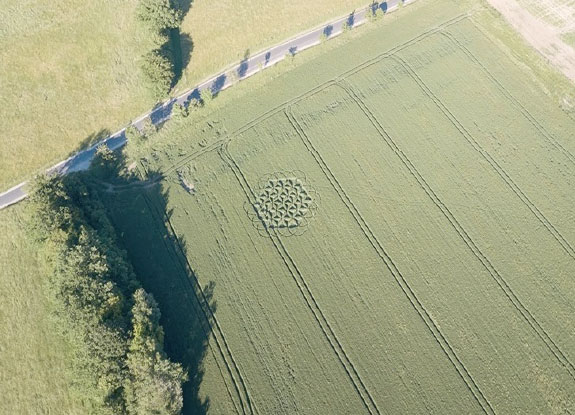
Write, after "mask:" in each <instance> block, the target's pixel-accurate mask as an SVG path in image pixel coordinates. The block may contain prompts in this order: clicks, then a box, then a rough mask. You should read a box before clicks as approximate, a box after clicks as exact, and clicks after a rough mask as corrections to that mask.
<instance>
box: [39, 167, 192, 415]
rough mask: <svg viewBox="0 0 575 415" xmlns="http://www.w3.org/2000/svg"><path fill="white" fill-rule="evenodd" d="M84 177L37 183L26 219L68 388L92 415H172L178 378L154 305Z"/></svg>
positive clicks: (178, 396)
mask: <svg viewBox="0 0 575 415" xmlns="http://www.w3.org/2000/svg"><path fill="white" fill-rule="evenodd" d="M85 177H86V176H85V173H74V174H69V175H67V176H62V177H60V176H53V177H49V178H48V177H42V178H40V179H38V180H37V183H36V186H35V190H34V191H33V192H32V195H31V198H30V204H29V208H30V210H31V212H30V215H28V216H29V217H30V220H29V230H30V231H31V234H32V235H33V237H34V238H35V240H36V241H37V242H38V243H39V247H40V249H41V250H42V252H43V253H44V255H43V256H44V257H45V258H46V260H47V261H46V263H47V266H48V269H49V271H50V272H49V280H48V283H49V284H47V286H48V287H49V288H48V292H49V296H50V298H51V299H52V302H53V304H54V309H55V314H56V317H57V318H56V321H57V322H58V324H57V327H58V328H60V329H61V331H62V332H63V334H64V335H65V336H66V337H67V338H68V339H69V341H70V343H71V345H72V350H73V352H74V358H73V362H72V363H73V364H72V369H73V370H74V373H73V378H74V379H75V390H76V391H77V392H78V393H79V395H80V398H81V399H82V400H83V401H84V402H86V404H87V406H88V407H90V408H92V411H91V412H92V413H96V414H115V415H117V414H128V415H136V414H139V415H142V414H144V415H145V414H150V415H151V414H163V415H175V414H180V413H181V410H182V405H183V398H182V383H183V382H184V381H185V380H186V374H185V372H184V370H183V369H182V367H181V366H180V365H179V364H176V363H174V362H171V361H170V360H169V359H168V358H167V356H166V354H165V352H164V334H163V329H162V327H161V325H160V311H159V309H158V305H157V303H156V301H155V300H154V298H153V297H152V295H151V294H149V293H147V292H146V291H144V289H143V288H141V287H140V284H139V282H138V281H137V279H136V276H135V274H134V271H133V269H132V266H131V264H130V263H129V261H128V259H127V256H126V253H125V252H124V251H123V250H122V249H120V248H119V246H118V242H117V237H116V234H115V230H114V228H113V226H112V224H111V223H110V221H109V219H108V217H107V215H106V212H105V208H104V206H103V204H102V203H101V201H100V199H99V196H98V193H97V192H96V190H95V189H94V188H93V187H92V186H91V185H90V184H88V182H87V181H86V180H85Z"/></svg>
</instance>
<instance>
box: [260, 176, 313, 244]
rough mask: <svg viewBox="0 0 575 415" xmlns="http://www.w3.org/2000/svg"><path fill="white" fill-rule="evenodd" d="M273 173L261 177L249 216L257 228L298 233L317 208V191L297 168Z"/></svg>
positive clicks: (280, 232) (292, 233)
mask: <svg viewBox="0 0 575 415" xmlns="http://www.w3.org/2000/svg"><path fill="white" fill-rule="evenodd" d="M298 173H299V174H296V173H295V172H291V173H275V174H273V175H269V176H267V177H265V178H263V179H262V180H260V184H259V189H258V193H257V197H256V200H255V201H254V202H253V203H252V209H250V211H251V212H250V213H251V214H250V216H251V217H252V221H253V222H254V225H256V227H257V228H258V230H260V231H266V230H273V231H275V232H278V233H279V234H281V235H286V236H287V235H296V234H300V233H301V232H303V231H304V230H305V228H306V227H307V225H308V223H309V220H310V219H311V218H312V217H313V215H314V213H315V210H316V208H317V193H316V192H315V191H314V190H313V189H312V188H311V187H310V186H309V185H308V184H306V183H305V179H304V177H305V176H304V175H303V174H302V173H300V172H298Z"/></svg>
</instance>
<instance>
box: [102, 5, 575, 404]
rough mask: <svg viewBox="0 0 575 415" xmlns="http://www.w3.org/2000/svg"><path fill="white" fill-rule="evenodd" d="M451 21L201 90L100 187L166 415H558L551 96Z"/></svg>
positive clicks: (561, 84) (571, 341) (473, 29)
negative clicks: (134, 279) (134, 174)
mask: <svg viewBox="0 0 575 415" xmlns="http://www.w3.org/2000/svg"><path fill="white" fill-rule="evenodd" d="M472 7H473V5H472V2H469V3H463V2H455V1H450V0H441V1H435V2H418V3H415V4H414V5H413V6H410V7H409V8H406V9H405V10H404V11H402V13H403V14H402V15H401V17H400V18H397V19H396V20H393V21H391V22H390V23H389V24H384V25H380V26H378V27H377V28H376V29H373V30H371V31H369V32H368V33H365V34H364V35H363V36H359V37H358V38H356V39H354V40H352V41H350V42H349V43H348V44H345V45H343V46H341V47H340V48H338V49H334V50H331V51H330V52H329V53H326V54H323V55H321V56H319V57H317V58H316V59H314V60H312V61H309V62H307V63H306V64H304V65H301V66H299V67H297V68H295V69H294V70H292V71H290V72H288V73H286V74H284V75H283V76H280V77H278V78H277V79H275V80H274V81H273V82H270V83H269V84H268V85H266V87H265V88H260V89H257V88H256V89H254V90H253V92H251V93H248V92H246V93H245V94H244V95H243V96H242V97H241V99H229V100H226V98H225V94H224V95H223V96H222V98H218V100H220V99H222V101H221V104H217V101H218V100H216V101H215V102H216V105H215V107H214V111H213V112H212V113H209V115H205V116H204V118H202V116H198V117H197V118H193V119H192V120H191V121H190V122H189V123H188V124H183V125H182V126H180V127H178V128H176V129H172V130H169V131H168V133H166V136H165V137H163V138H164V139H165V143H162V142H160V141H158V142H156V143H155V144H153V145H151V150H150V152H151V154H150V156H149V157H147V158H146V159H145V160H144V161H143V163H142V165H141V166H140V170H141V171H147V172H148V175H149V177H161V180H160V181H159V183H158V184H156V185H154V186H152V185H148V186H145V187H143V188H142V187H138V186H134V187H133V188H130V187H128V188H123V190H118V191H117V192H114V193H111V195H112V197H111V198H110V206H111V209H112V210H113V215H114V219H115V224H116V226H117V227H118V229H119V230H120V232H121V233H122V235H123V240H124V242H125V243H126V246H127V247H128V250H129V253H130V257H131V259H132V261H133V263H134V264H135V267H136V269H137V271H138V273H139V274H140V275H141V276H142V278H143V280H144V285H145V286H146V288H147V289H149V290H151V291H152V292H153V293H154V295H155V296H156V298H157V299H158V301H159V302H160V305H161V308H162V310H163V314H164V322H163V324H164V327H165V329H166V335H167V337H166V341H167V344H166V346H167V348H168V350H169V353H170V354H171V356H172V357H174V358H175V359H176V360H179V361H182V362H183V363H184V364H185V365H187V366H189V367H192V368H200V370H199V371H198V376H197V377H196V378H195V379H193V381H192V382H191V383H190V384H188V386H187V390H186V399H187V408H186V413H197V412H198V408H201V409H202V410H205V411H207V412H208V413H238V414H239V413H249V414H272V413H273V414H280V413H285V414H288V413H289V414H292V413H302V414H304V413H309V414H317V413H349V414H358V413H366V414H383V413H413V414H421V413H441V414H443V413H466V414H467V413H469V414H470V413H487V414H494V413H499V414H511V413H537V414H567V413H570V412H572V411H573V408H574V407H575V400H574V397H575V366H574V362H575V326H574V322H573V319H572V318H571V317H572V315H573V311H574V309H573V301H572V298H573V296H574V295H575V283H574V282H573V280H572V278H570V276H571V275H573V274H574V272H575V250H574V246H575V222H574V220H573V217H572V215H570V214H568V213H566V212H570V211H571V210H572V209H571V206H573V203H574V202H575V192H574V182H573V173H574V171H575V142H573V141H572V134H571V132H572V131H574V130H575V121H574V120H573V118H572V116H571V115H569V114H568V113H565V112H563V111H562V110H561V108H560V102H559V100H558V99H557V96H556V95H554V93H555V91H564V90H565V89H567V86H568V84H567V83H566V81H565V80H564V79H562V78H558V77H557V75H556V73H554V72H548V69H547V70H542V69H541V68H542V67H541V66H540V64H539V61H538V59H539V58H538V57H537V56H536V55H535V54H534V53H533V52H527V53H525V51H527V49H526V48H525V45H522V44H520V42H519V41H518V40H517V37H516V36H515V35H510V34H509V33H510V32H509V31H508V29H502V25H501V22H500V20H494V17H493V15H491V14H490V12H489V11H487V10H486V9H481V8H472ZM518 42H519V43H518ZM517 44H519V46H518V47H517V49H510V47H515V46H516V45H517ZM516 54H520V55H521V56H522V61H521V62H522V63H521V64H520V63H519V61H518V60H517V59H516V58H515V56H516ZM550 79H553V80H554V82H553V83H550V82H549V80H550ZM249 82H250V81H247V82H246V85H247V86H246V88H248V87H249ZM545 88H547V89H545ZM152 173H162V176H154V175H153V174H152ZM182 183H185V184H186V185H185V186H183V185H182ZM190 184H192V187H193V189H194V190H192V191H190V190H189V188H190ZM186 187H187V188H188V189H186ZM198 327H201V328H202V330H205V331H208V332H209V333H210V339H209V342H208V343H207V344H206V343H204V342H200V344H198V342H197V337H201V338H203V336H200V335H198V334H197V333H198V332H197V330H198ZM194 333H195V334H194Z"/></svg>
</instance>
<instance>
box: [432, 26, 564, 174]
mask: <svg viewBox="0 0 575 415" xmlns="http://www.w3.org/2000/svg"><path fill="white" fill-rule="evenodd" d="M438 33H439V34H441V35H443V36H445V37H446V38H447V39H449V40H450V41H451V42H452V43H453V44H455V45H456V46H457V47H459V49H461V51H462V52H463V53H465V54H466V55H467V57H468V58H469V59H471V60H472V61H473V62H474V63H475V64H476V65H477V66H479V67H480V68H481V70H482V71H483V72H484V73H485V74H487V76H488V77H489V78H490V79H491V81H492V82H493V83H494V84H495V85H497V89H499V90H500V91H501V93H502V94H503V95H504V96H505V97H506V98H507V100H509V101H511V102H512V103H514V104H515V106H516V107H517V108H518V109H519V110H520V112H521V114H522V115H523V116H524V117H525V118H526V119H527V120H528V121H529V122H530V123H531V125H533V126H534V127H535V128H536V129H537V131H539V133H540V134H541V135H542V136H543V137H544V138H545V139H546V140H547V141H548V142H549V143H550V144H551V145H553V146H554V147H555V148H556V149H557V150H559V151H560V152H561V153H563V155H565V157H567V159H569V161H570V162H571V163H572V164H575V156H574V155H573V154H572V153H571V152H570V151H569V150H567V149H566V148H565V147H563V146H562V145H561V144H560V143H559V141H558V140H557V139H556V138H555V137H554V135H553V134H551V133H549V131H547V129H546V128H545V127H544V126H543V125H542V124H541V123H540V122H539V120H537V118H536V117H534V116H533V115H532V114H531V113H530V112H529V110H528V109H527V108H526V107H525V106H524V105H523V104H522V103H521V101H519V100H518V99H517V98H516V97H515V96H514V95H513V94H512V93H511V92H510V91H509V90H508V89H507V88H505V86H504V85H503V84H502V83H501V82H500V81H499V79H497V77H495V75H493V74H492V73H491V71H490V70H489V69H487V67H486V66H485V65H484V64H483V63H482V62H481V61H480V60H479V59H478V58H477V56H475V54H473V52H471V51H470V50H469V48H467V47H466V46H465V45H463V44H462V43H461V42H460V41H459V40H458V39H457V38H456V37H455V36H454V35H453V34H452V33H450V32H448V31H444V30H441V31H439V32H438ZM479 33H481V35H482V36H485V35H484V34H483V33H482V32H481V31H479Z"/></svg>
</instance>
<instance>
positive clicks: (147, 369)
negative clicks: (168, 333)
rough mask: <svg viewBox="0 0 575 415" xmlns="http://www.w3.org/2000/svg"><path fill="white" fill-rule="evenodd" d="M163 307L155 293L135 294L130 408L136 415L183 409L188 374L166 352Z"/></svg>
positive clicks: (168, 414) (128, 386) (170, 414)
mask: <svg viewBox="0 0 575 415" xmlns="http://www.w3.org/2000/svg"><path fill="white" fill-rule="evenodd" d="M163 350H164V331H163V330H162V327H161V326H160V310H159V309H158V305H157V303H156V301H155V300H154V298H153V296H152V295H151V294H148V293H146V292H145V291H144V290H143V289H138V290H136V292H135V293H134V305H133V307H132V337H131V340H130V345H129V352H128V358H127V362H128V370H129V379H128V382H127V384H126V388H125V394H126V407H127V411H128V413H129V414H133V415H147V414H149V415H152V414H154V415H177V414H180V413H181V411H182V406H183V397H182V386H181V384H182V382H184V381H185V380H186V374H185V373H184V370H183V369H182V367H181V366H180V365H179V364H176V363H173V362H170V361H169V360H168V358H167V357H166V355H165V353H164V351H163Z"/></svg>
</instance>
